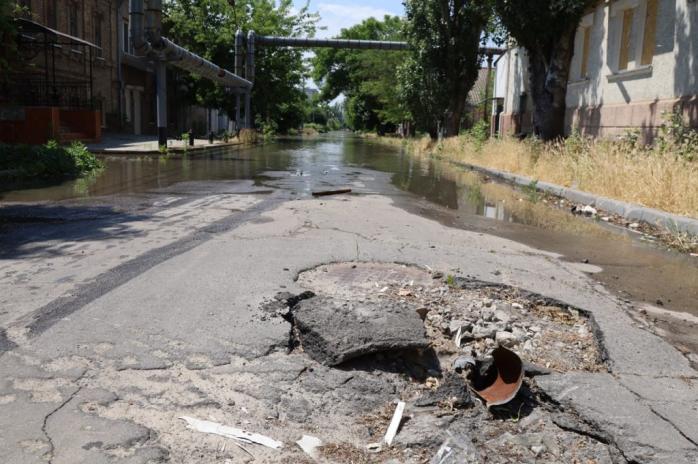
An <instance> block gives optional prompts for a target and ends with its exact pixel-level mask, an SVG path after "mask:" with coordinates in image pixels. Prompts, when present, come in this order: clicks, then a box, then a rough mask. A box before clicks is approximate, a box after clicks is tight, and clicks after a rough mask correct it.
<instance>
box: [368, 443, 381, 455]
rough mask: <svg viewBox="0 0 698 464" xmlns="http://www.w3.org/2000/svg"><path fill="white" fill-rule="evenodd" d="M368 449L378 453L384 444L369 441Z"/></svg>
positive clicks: (370, 451)
mask: <svg viewBox="0 0 698 464" xmlns="http://www.w3.org/2000/svg"><path fill="white" fill-rule="evenodd" d="M366 451H368V452H369V453H372V454H378V453H380V452H381V451H383V445H381V444H380V443H369V444H368V445H366Z"/></svg>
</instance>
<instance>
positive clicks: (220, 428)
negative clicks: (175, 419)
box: [180, 416, 284, 449]
mask: <svg viewBox="0 0 698 464" xmlns="http://www.w3.org/2000/svg"><path fill="white" fill-rule="evenodd" d="M180 419H182V420H183V421H186V423H187V428H189V429H192V430H196V431H197V432H202V433H210V434H212V435H219V436H221V437H226V438H232V439H233V440H237V441H240V442H243V443H255V444H257V445H262V446H266V447H267V448H272V449H280V448H283V446H284V444H283V443H282V442H280V441H276V440H274V439H273V438H269V437H266V436H264V435H260V434H258V433H251V432H246V431H244V430H242V429H238V428H235V427H228V426H226V425H222V424H218V423H216V422H209V421H204V420H199V419H194V418H193V417H187V416H182V417H180Z"/></svg>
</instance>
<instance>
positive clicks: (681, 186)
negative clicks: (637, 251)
mask: <svg viewBox="0 0 698 464" xmlns="http://www.w3.org/2000/svg"><path fill="white" fill-rule="evenodd" d="M388 140H389V142H388V143H393V144H394V143H403V142H396V141H395V139H392V140H391V139H388ZM405 143H406V145H407V147H408V148H409V149H410V150H412V151H413V152H414V153H415V154H417V155H426V156H438V157H442V158H446V159H449V160H452V161H457V162H464V163H468V164H473V165H478V166H483V167H488V168H493V169H499V170H503V171H508V172H513V173H517V174H521V175H525V176H528V177H530V178H532V179H536V180H540V181H546V182H551V183H555V184H559V185H564V186H566V187H574V188H577V189H580V190H584V191H587V192H592V193H595V194H598V195H603V196H606V197H610V198H615V199H618V200H623V201H627V202H631V203H637V204H641V205H644V206H648V207H651V208H657V209H661V210H664V211H668V212H672V213H676V214H681V215H687V216H691V217H698V133H697V132H696V131H695V130H691V129H689V128H688V127H686V125H685V124H684V123H683V121H682V120H681V119H680V116H676V115H674V114H672V115H667V122H666V123H665V124H664V126H663V128H662V129H661V130H660V132H659V134H658V136H657V138H656V140H655V141H654V144H652V145H645V144H643V143H641V142H640V141H639V137H638V136H637V135H636V134H633V133H630V134H628V135H627V136H625V137H622V138H620V139H618V140H604V139H595V138H591V137H584V136H582V135H580V134H579V133H577V132H575V133H573V134H572V135H571V136H570V137H568V138H567V139H565V140H558V141H555V142H547V143H546V142H542V141H540V140H539V139H528V140H524V141H519V140H516V139H513V138H501V139H491V140H488V141H487V142H484V143H483V142H482V140H481V138H480V135H479V131H478V130H471V131H469V132H467V133H465V134H463V135H461V136H459V137H452V138H448V139H444V140H442V141H440V142H438V143H437V142H434V141H431V140H430V139H429V138H428V137H425V138H422V139H413V140H410V141H408V142H405Z"/></svg>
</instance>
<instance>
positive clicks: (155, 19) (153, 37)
mask: <svg viewBox="0 0 698 464" xmlns="http://www.w3.org/2000/svg"><path fill="white" fill-rule="evenodd" d="M147 2H148V7H147V8H146V10H145V37H146V38H147V39H148V42H150V44H151V45H152V46H153V47H155V48H160V47H161V46H162V44H161V42H162V0H147Z"/></svg>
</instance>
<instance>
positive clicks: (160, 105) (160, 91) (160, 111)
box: [155, 61, 167, 146]
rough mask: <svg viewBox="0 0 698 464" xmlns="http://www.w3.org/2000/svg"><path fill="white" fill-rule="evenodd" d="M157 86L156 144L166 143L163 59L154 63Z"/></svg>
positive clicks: (165, 68)
mask: <svg viewBox="0 0 698 464" xmlns="http://www.w3.org/2000/svg"><path fill="white" fill-rule="evenodd" d="M155 82H156V86H157V97H156V100H157V119H158V145H159V146H163V145H165V146H166V145H167V65H166V64H165V62H164V61H158V62H156V63H155Z"/></svg>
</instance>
